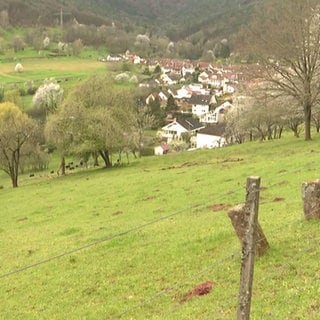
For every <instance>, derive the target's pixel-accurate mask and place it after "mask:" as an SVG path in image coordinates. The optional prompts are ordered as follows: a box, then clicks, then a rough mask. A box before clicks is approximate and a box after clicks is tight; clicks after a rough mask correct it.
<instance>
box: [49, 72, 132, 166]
mask: <svg viewBox="0 0 320 320" xmlns="http://www.w3.org/2000/svg"><path fill="white" fill-rule="evenodd" d="M133 106H134V100H133V96H132V95H131V94H130V92H129V91H128V90H127V89H120V88H119V87H117V86H116V85H115V84H114V83H113V82H112V81H111V80H110V79H109V78H108V77H107V76H94V77H91V78H89V79H87V80H86V81H84V82H82V83H80V84H79V85H77V86H76V87H74V89H73V90H72V91H71V92H70V94H69V95H68V96H67V98H66V99H65V101H64V102H63V104H62V105H61V107H59V108H58V110H57V112H56V114H55V115H53V116H51V117H50V118H49V120H48V123H47V125H46V136H47V138H48V139H49V140H51V141H52V142H53V143H54V144H55V145H56V146H57V147H58V148H59V149H60V152H61V154H66V153H70V154H74V155H78V156H82V155H84V154H88V153H96V154H99V155H100V156H101V158H102V159H103V161H104V164H105V166H106V167H110V166H112V160H111V155H112V154H113V153H118V152H121V151H122V150H123V149H124V148H131V149H132V148H135V147H136V141H135V139H134V137H135V113H134V107H133Z"/></svg>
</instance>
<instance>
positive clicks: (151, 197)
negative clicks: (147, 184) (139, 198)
mask: <svg viewBox="0 0 320 320" xmlns="http://www.w3.org/2000/svg"><path fill="white" fill-rule="evenodd" d="M155 198H156V196H149V197H146V198H145V199H143V200H144V201H149V200H153V199H155Z"/></svg>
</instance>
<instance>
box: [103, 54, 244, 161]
mask: <svg viewBox="0 0 320 320" xmlns="http://www.w3.org/2000/svg"><path fill="white" fill-rule="evenodd" d="M107 60H108V61H128V60H129V61H131V62H133V63H135V64H140V63H144V64H147V65H149V66H152V65H153V66H155V65H159V66H160V67H161V74H160V75H159V77H158V78H157V79H146V80H144V81H142V82H141V83H140V84H139V86H140V87H147V88H150V89H151V90H153V91H152V93H151V94H150V95H149V96H148V97H146V103H147V104H150V103H151V102H152V101H154V100H155V99H158V100H159V102H160V104H161V105H163V106H166V105H167V102H168V99H169V96H170V95H171V96H172V97H173V99H174V101H175V103H176V105H177V107H178V113H181V115H182V116H181V117H170V114H169V115H168V118H167V122H168V123H167V124H166V125H165V126H164V127H162V128H161V130H160V131H159V132H158V137H160V138H161V140H162V143H161V145H160V146H157V147H156V148H155V154H157V155H161V154H165V153H167V152H168V151H169V149H170V147H169V146H170V143H171V142H172V141H173V140H175V139H182V138H183V136H185V135H186V134H188V135H189V136H191V140H190V143H191V146H190V148H191V149H199V148H218V147H222V146H224V145H226V139H225V137H224V132H225V122H224V117H225V114H226V113H227V112H228V111H229V110H231V109H233V108H234V106H233V104H232V95H233V94H234V92H235V90H236V88H237V86H238V84H239V82H242V81H245V74H244V72H243V71H242V70H241V69H239V67H236V66H224V67H215V66H212V65H211V64H210V63H206V62H200V61H197V62H191V61H189V60H176V59H158V60H154V61H145V60H143V59H142V58H140V57H138V56H136V55H134V54H130V53H129V52H127V53H126V54H125V55H122V56H117V57H112V56H108V58H107ZM195 75H196V78H195ZM190 79H192V80H193V81H190ZM159 88H162V89H163V88H164V89H163V90H161V91H159ZM173 88H178V89H173ZM218 101H220V103H218ZM183 114H185V115H183ZM187 114H188V115H189V117H187V116H186V115H187ZM175 115H177V113H175Z"/></svg>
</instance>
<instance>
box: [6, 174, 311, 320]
mask: <svg viewBox="0 0 320 320" xmlns="http://www.w3.org/2000/svg"><path fill="white" fill-rule="evenodd" d="M286 174H290V172H285V173H284V174H283V175H281V176H285V175H286ZM276 186H279V184H278V183H274V184H272V185H269V188H273V187H276ZM244 188H245V186H244V185H243V186H241V187H240V188H238V189H237V190H236V191H239V190H243V189H244ZM226 197H228V195H227V194H224V195H219V196H217V197H215V198H214V199H215V200H216V201H217V200H219V199H222V198H226ZM212 201H213V199H210V200H207V201H203V202H201V203H197V204H195V205H191V206H189V207H186V208H183V209H181V210H177V211H175V212H173V213H171V214H168V215H166V216H162V217H159V218H157V219H154V220H152V221H148V222H146V223H143V224H140V225H137V226H135V227H133V228H131V229H128V230H126V231H123V232H120V233H118V234H116V235H113V236H109V237H104V238H102V239H99V240H97V241H94V242H91V243H89V244H85V245H83V246H80V247H77V248H74V249H72V250H69V251H66V252H63V253H60V254H57V255H55V256H52V257H49V258H47V259H43V260H41V261H38V262H35V263H33V264H30V265H26V266H23V267H21V268H18V269H16V270H13V271H10V272H7V273H4V274H1V275H0V278H5V277H8V276H10V275H14V274H18V273H20V272H23V271H25V270H27V269H31V268H34V267H37V266H39V265H42V264H45V263H48V262H51V261H53V260H57V259H59V258H62V257H64V256H66V255H69V254H72V253H75V252H78V251H81V250H84V249H87V248H90V247H93V246H96V245H98V244H101V243H103V242H108V241H111V240H113V239H115V238H119V237H123V236H125V235H127V234H130V233H132V232H135V231H138V230H141V229H143V228H146V227H148V226H151V225H154V224H157V223H159V222H161V221H163V220H166V219H169V218H171V217H173V216H178V215H180V214H181V213H184V212H186V211H192V210H193V209H197V208H199V207H201V206H205V205H207V204H209V203H212ZM221 213H223V214H225V212H221ZM302 221H304V219H303V218H300V219H296V218H295V219H293V220H290V221H288V222H287V223H285V224H284V225H282V226H280V227H279V228H277V229H275V230H274V231H273V232H272V234H271V235H272V236H274V235H276V234H278V233H280V231H282V230H283V229H284V228H286V227H288V226H290V225H293V224H295V223H298V222H302ZM269 236H270V234H269ZM239 252H240V248H238V249H237V250H235V252H233V253H231V254H230V255H228V256H227V257H225V258H223V259H220V260H216V261H215V263H213V264H211V265H210V266H208V267H206V268H204V269H203V270H201V271H200V272H198V273H195V274H193V275H191V276H189V277H187V278H184V279H182V281H181V282H179V283H176V284H174V285H173V286H172V287H170V288H169V289H168V288H167V289H165V290H162V291H159V292H157V293H155V294H154V295H152V296H150V297H149V298H147V299H145V300H144V301H142V302H140V303H139V304H137V305H136V306H133V307H132V308H130V309H128V310H125V311H124V312H122V313H120V314H118V315H116V316H115V317H114V318H111V319H116V318H120V317H122V316H123V315H126V314H128V313H130V312H132V311H134V310H136V309H138V308H141V307H143V306H145V305H146V304H148V303H150V302H152V301H154V300H155V299H157V298H158V297H160V296H162V295H165V294H167V293H168V292H171V291H172V290H174V289H176V288H178V287H180V286H182V285H183V284H185V283H186V282H187V281H189V280H190V279H193V278H196V277H198V276H200V275H203V274H206V273H208V272H210V271H212V270H214V269H215V267H217V266H218V265H220V264H221V263H224V262H226V261H227V260H229V259H231V258H233V257H235V256H237V254H239ZM304 254H307V252H305V253H304ZM270 277H271V276H269V277H266V278H264V279H263V280H261V281H259V282H258V285H259V283H261V282H262V281H265V280H266V279H268V278H270ZM220 309H221V308H220ZM216 312H217V311H216ZM216 312H214V314H215V313H216Z"/></svg>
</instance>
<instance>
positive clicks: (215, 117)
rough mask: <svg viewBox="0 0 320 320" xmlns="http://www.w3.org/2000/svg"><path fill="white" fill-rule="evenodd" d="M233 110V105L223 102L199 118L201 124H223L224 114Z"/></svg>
mask: <svg viewBox="0 0 320 320" xmlns="http://www.w3.org/2000/svg"><path fill="white" fill-rule="evenodd" d="M232 108H233V105H232V104H231V103H230V102H229V101H225V102H224V103H222V104H221V105H220V106H218V107H217V108H215V109H214V110H211V111H209V112H208V113H205V114H202V115H200V116H199V120H200V122H201V123H205V124H212V123H221V122H224V119H225V114H226V113H227V112H228V111H229V110H230V109H232Z"/></svg>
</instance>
